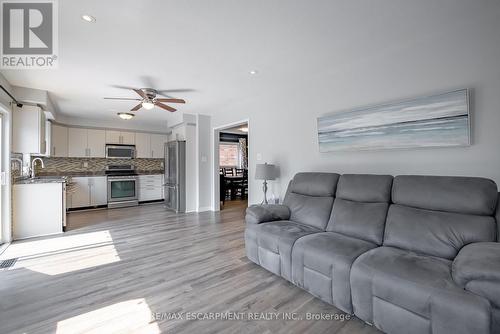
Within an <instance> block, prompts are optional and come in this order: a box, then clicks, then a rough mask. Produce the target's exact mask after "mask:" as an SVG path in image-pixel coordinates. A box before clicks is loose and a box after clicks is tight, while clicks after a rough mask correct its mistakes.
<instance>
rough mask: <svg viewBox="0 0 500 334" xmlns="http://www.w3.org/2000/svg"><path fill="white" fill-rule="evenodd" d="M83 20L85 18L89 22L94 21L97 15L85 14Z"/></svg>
mask: <svg viewBox="0 0 500 334" xmlns="http://www.w3.org/2000/svg"><path fill="white" fill-rule="evenodd" d="M82 20H84V21H85V22H88V23H93V22H95V17H93V16H92V15H88V14H83V15H82Z"/></svg>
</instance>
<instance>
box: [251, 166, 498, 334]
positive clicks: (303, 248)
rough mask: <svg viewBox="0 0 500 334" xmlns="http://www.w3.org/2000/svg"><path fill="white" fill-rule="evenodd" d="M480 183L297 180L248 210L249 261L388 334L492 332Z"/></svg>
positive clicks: (320, 176)
mask: <svg viewBox="0 0 500 334" xmlns="http://www.w3.org/2000/svg"><path fill="white" fill-rule="evenodd" d="M499 201H500V196H499V193H498V189H497V186H496V184H495V183H494V182H493V181H491V180H488V179H484V178H473V177H446V176H439V177H438V176H396V177H394V178H393V177H392V176H387V175H352V174H351V175H349V174H344V175H342V176H340V177H339V175H337V174H330V173H299V174H297V175H296V176H295V177H294V179H293V180H292V181H291V182H290V184H289V187H288V189H287V193H286V196H285V200H284V203H283V205H265V206H251V207H249V208H248V209H247V215H246V222H247V224H246V228H245V247H246V252H247V256H248V258H249V259H250V260H252V261H254V262H255V263H257V264H260V265H261V266H263V267H264V268H266V269H268V270H270V271H272V272H274V273H276V274H278V275H281V276H282V277H284V278H285V279H287V280H289V281H291V282H293V283H294V284H296V285H297V286H299V287H301V288H303V289H305V290H307V291H309V292H310V293H311V294H312V295H315V296H317V297H319V298H321V299H322V300H324V301H325V302H327V303H330V304H332V305H335V306H336V307H338V308H339V309H341V310H343V311H345V312H348V313H351V314H352V313H354V314H355V315H356V316H357V317H358V318H360V319H362V320H364V321H365V322H367V323H370V324H373V325H375V326H376V327H377V328H379V329H380V330H382V331H384V332H386V333H389V334H399V333H409V334H413V333H415V334H416V333H418V334H421V333H423V334H425V333H428V334H431V333H432V334H465V333H482V334H493V333H500V243H499V242H498V239H499V238H500V230H499V229H498V223H499V221H500V204H499Z"/></svg>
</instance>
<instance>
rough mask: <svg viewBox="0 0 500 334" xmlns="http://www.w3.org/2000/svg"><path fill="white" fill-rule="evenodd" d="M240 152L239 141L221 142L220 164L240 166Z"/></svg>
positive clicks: (222, 165)
mask: <svg viewBox="0 0 500 334" xmlns="http://www.w3.org/2000/svg"><path fill="white" fill-rule="evenodd" d="M239 153H240V152H239V148H238V144H237V143H221V144H220V145H219V165H220V166H221V167H225V166H228V167H239V166H240V161H239V160H240V159H239V156H240V154H239Z"/></svg>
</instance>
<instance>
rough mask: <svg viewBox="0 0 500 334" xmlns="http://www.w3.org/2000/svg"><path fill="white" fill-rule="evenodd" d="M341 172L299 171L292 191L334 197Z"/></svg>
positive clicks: (293, 182) (307, 194) (292, 185)
mask: <svg viewBox="0 0 500 334" xmlns="http://www.w3.org/2000/svg"><path fill="white" fill-rule="evenodd" d="M338 179H339V174H335V173H297V174H295V176H294V177H293V180H292V183H291V188H290V190H291V192H292V193H295V194H301V195H306V196H314V197H333V196H334V195H335V190H336V189H337V181H338Z"/></svg>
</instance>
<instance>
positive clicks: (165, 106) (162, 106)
mask: <svg viewBox="0 0 500 334" xmlns="http://www.w3.org/2000/svg"><path fill="white" fill-rule="evenodd" d="M155 106H157V107H160V108H162V109H165V110H168V111H170V112H174V111H177V109H174V108H172V107H171V106H167V105H166V104H163V103H160V102H155Z"/></svg>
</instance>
